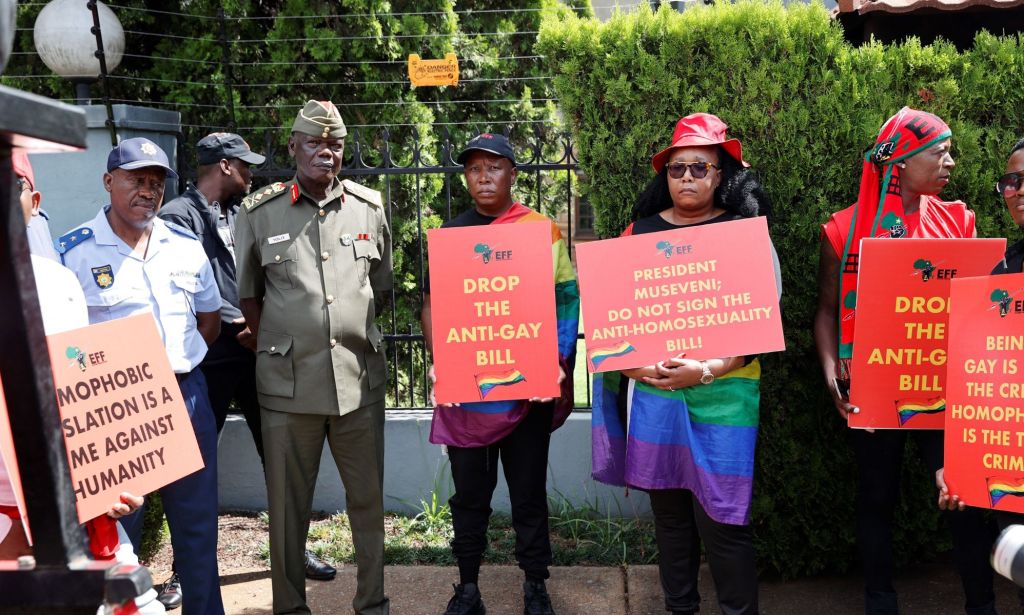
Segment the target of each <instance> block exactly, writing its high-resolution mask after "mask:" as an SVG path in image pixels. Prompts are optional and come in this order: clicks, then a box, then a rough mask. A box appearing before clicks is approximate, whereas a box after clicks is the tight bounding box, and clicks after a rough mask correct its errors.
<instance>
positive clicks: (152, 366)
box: [47, 314, 203, 523]
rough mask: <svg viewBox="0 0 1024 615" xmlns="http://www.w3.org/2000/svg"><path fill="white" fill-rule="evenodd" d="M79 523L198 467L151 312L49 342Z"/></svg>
mask: <svg viewBox="0 0 1024 615" xmlns="http://www.w3.org/2000/svg"><path fill="white" fill-rule="evenodd" d="M47 342H48V344H49V347H50V362H51V364H52V366H53V381H54V385H55V386H56V389H57V407H58V408H59V410H60V416H61V425H62V427H63V430H64V444H65V445H66V446H67V451H68V464H69V465H70V466H71V487H72V489H74V491H75V498H76V500H77V502H78V518H79V520H80V521H82V522H83V523H84V522H86V521H88V520H89V519H92V518H94V517H98V516H99V515H101V514H104V513H105V512H106V511H107V510H109V508H110V506H111V505H113V504H115V503H117V502H119V501H120V494H121V492H122V491H129V492H131V493H134V494H136V495H144V494H147V493H149V492H151V491H155V490H156V489H159V488H160V487H163V486H164V485H166V484H168V483H171V482H173V481H175V480H177V479H179V478H181V477H183V476H187V475H189V474H191V473H193V472H195V471H196V470H199V469H201V468H202V467H203V458H202V455H201V453H200V452H199V445H198V444H197V443H196V437H195V432H193V431H192V422H191V421H190V420H189V417H188V410H187V409H186V408H185V404H184V402H183V401H182V398H181V391H180V389H179V388H178V381H177V380H176V379H175V377H174V372H173V371H171V364H170V363H169V362H168V361H167V353H166V350H164V344H163V341H162V340H161V339H160V333H159V332H158V331H157V328H156V322H155V321H154V320H153V316H152V315H151V314H143V315H140V316H132V317H129V318H122V319H120V320H112V321H110V322H105V323H102V324H97V325H92V326H89V327H84V328H81V329H74V330H72V331H66V332H64V333H58V334H55V335H50V336H48V337H47Z"/></svg>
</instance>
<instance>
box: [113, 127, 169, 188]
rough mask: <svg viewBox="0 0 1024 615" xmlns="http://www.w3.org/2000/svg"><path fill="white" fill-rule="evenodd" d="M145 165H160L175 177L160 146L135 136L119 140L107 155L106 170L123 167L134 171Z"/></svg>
mask: <svg viewBox="0 0 1024 615" xmlns="http://www.w3.org/2000/svg"><path fill="white" fill-rule="evenodd" d="M146 167H160V168H162V169H163V170H165V171H167V176H168V177H170V178H172V179H176V178H177V177H178V174H177V173H176V172H175V171H174V169H172V168H171V165H170V162H169V161H168V160H167V154H165V153H164V150H162V149H160V146H159V145H157V144H156V143H153V142H152V141H150V140H149V139H147V138H145V137H135V138H132V139H125V140H124V141H121V143H119V144H118V145H117V147H115V148H114V149H112V150H110V155H108V156H107V171H108V172H109V171H113V170H114V169H124V170H126V171H134V170H135V169H144V168H146Z"/></svg>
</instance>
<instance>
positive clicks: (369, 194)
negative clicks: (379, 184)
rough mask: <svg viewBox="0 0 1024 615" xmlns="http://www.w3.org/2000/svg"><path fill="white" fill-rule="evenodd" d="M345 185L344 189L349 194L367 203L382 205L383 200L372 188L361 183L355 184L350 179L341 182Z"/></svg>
mask: <svg viewBox="0 0 1024 615" xmlns="http://www.w3.org/2000/svg"><path fill="white" fill-rule="evenodd" d="M341 183H342V184H343V185H344V186H345V190H346V191H348V192H349V193H350V194H354V195H355V196H357V197H359V198H361V199H363V200H364V201H366V202H367V203H370V204H372V205H376V206H377V207H381V206H383V201H381V198H380V192H377V191H376V190H374V189H373V188H367V187H366V186H364V185H362V184H357V183H355V182H354V181H352V180H350V179H346V180H344V181H342V182H341Z"/></svg>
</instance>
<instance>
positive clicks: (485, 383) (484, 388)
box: [476, 369, 526, 399]
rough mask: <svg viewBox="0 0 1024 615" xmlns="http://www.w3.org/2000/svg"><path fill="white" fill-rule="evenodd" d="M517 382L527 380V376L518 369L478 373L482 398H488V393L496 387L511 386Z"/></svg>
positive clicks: (477, 379) (478, 385)
mask: <svg viewBox="0 0 1024 615" xmlns="http://www.w3.org/2000/svg"><path fill="white" fill-rule="evenodd" d="M517 382H526V378H524V377H523V375H522V374H521V373H520V372H519V370H518V369H510V370H508V371H506V372H500V373H497V374H477V375H476V386H477V387H478V388H479V389H480V399H486V398H487V394H488V393H490V392H491V391H492V390H494V388H495V387H505V386H511V385H513V384H515V383H517Z"/></svg>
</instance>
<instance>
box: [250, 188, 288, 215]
mask: <svg viewBox="0 0 1024 615" xmlns="http://www.w3.org/2000/svg"><path fill="white" fill-rule="evenodd" d="M287 188H288V185H287V184H283V183H281V182H274V183H273V184H270V185H269V186H267V187H266V188H264V189H263V190H259V191H257V192H254V193H252V194H250V195H249V196H247V197H245V200H244V201H242V204H243V205H245V208H246V209H247V210H252V209H256V207H258V206H259V205H262V204H264V203H266V202H267V201H269V200H271V198H272V197H275V196H277V195H279V194H281V193H282V192H284V191H285V190H286V189H287Z"/></svg>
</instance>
